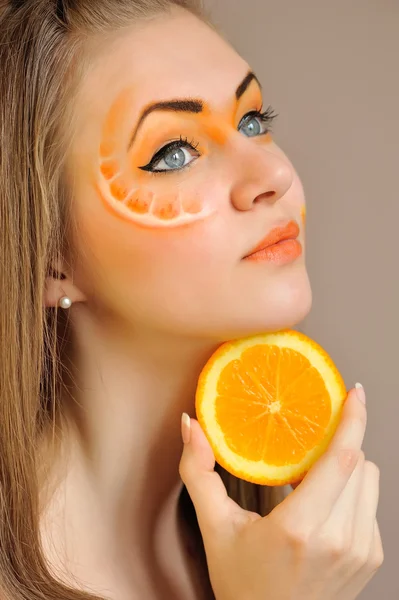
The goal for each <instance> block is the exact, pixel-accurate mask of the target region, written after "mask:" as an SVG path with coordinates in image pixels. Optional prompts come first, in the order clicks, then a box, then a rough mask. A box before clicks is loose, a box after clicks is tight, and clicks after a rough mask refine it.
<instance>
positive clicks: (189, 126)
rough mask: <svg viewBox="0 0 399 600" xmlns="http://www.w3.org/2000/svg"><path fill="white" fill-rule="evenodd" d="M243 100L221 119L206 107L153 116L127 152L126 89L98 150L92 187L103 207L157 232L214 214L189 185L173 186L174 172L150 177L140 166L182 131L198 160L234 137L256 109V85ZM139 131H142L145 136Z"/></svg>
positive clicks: (130, 98) (266, 138) (130, 99)
mask: <svg viewBox="0 0 399 600" xmlns="http://www.w3.org/2000/svg"><path fill="white" fill-rule="evenodd" d="M245 96H246V102H245V105H244V103H243V101H241V100H239V101H237V102H235V103H234V105H233V108H232V109H230V110H227V111H226V112H225V113H223V114H221V113H218V114H211V111H210V109H209V107H208V106H206V105H204V110H203V111H202V112H199V113H195V112H193V113H191V112H190V113H183V112H182V113H180V112H179V113H178V114H175V113H172V112H166V113H165V112H161V111H159V112H157V113H156V112H154V113H152V115H153V116H151V123H152V128H149V127H148V126H147V127H146V126H145V125H143V126H142V127H140V129H139V130H138V131H137V137H135V141H134V143H133V145H132V148H130V149H129V133H130V134H131V132H130V130H129V125H130V122H131V120H132V119H131V113H132V107H133V106H134V91H133V89H132V88H128V89H126V90H124V91H123V92H122V93H121V94H120V95H119V96H118V97H117V98H116V100H115V102H114V103H113V105H112V106H111V108H110V110H109V112H108V114H107V116H106V119H105V122H104V126H103V129H102V138H101V142H100V146H99V167H98V178H97V180H96V182H95V187H96V189H97V190H98V192H99V195H100V197H101V199H102V201H103V203H104V205H105V206H107V208H109V209H112V210H111V212H112V213H113V214H114V215H117V216H119V217H120V218H122V219H127V220H130V221H132V222H134V223H136V224H139V225H142V226H147V227H157V228H158V227H169V228H170V227H175V226H180V225H183V224H190V223H193V222H195V221H199V220H203V219H205V218H207V217H209V216H211V215H212V214H214V213H215V211H216V207H215V205H210V204H208V205H206V204H205V202H204V201H203V200H202V198H201V197H199V195H197V194H196V192H195V184H194V185H193V183H192V182H190V183H187V185H186V182H179V186H177V185H176V179H175V176H176V174H178V173H179V171H178V170H176V172H175V173H174V172H173V170H172V171H171V172H168V173H165V174H160V175H158V176H156V175H155V174H154V173H152V172H148V171H145V170H142V169H140V167H142V166H144V165H145V164H147V163H148V162H149V160H151V158H152V157H153V156H154V154H155V153H156V152H157V151H158V150H159V149H160V148H161V147H163V146H165V145H166V144H168V143H169V142H170V141H173V140H176V131H179V132H180V131H183V132H184V138H183V139H185V138H186V137H187V141H188V142H190V141H191V138H190V136H191V135H192V136H193V139H197V138H198V139H199V140H200V143H199V145H198V152H199V154H200V156H201V157H203V156H206V154H207V153H208V151H209V150H208V147H209V144H214V145H219V146H223V145H224V144H226V143H227V142H228V140H229V139H230V138H231V136H232V135H233V134H234V133H236V132H237V127H238V124H239V122H240V121H241V119H242V117H243V116H244V115H245V114H247V113H248V112H249V111H250V110H255V109H256V107H260V106H261V103H262V99H261V93H260V90H259V88H258V87H257V86H250V87H249V88H248V92H246V94H245ZM245 108H246V110H245V111H244V109H245ZM143 130H144V131H147V134H146V135H145V134H143ZM260 137H262V140H261V141H262V143H265V144H269V143H271V141H272V138H271V136H270V134H267V135H266V134H265V135H263V136H259V139H260ZM140 141H141V142H140ZM194 160H196V159H195V158H194Z"/></svg>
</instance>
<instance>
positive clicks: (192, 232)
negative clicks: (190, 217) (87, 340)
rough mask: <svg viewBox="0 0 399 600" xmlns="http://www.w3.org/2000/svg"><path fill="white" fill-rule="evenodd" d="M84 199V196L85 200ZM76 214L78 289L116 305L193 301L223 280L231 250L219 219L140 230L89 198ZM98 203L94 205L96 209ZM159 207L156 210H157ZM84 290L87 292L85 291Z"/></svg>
mask: <svg viewBox="0 0 399 600" xmlns="http://www.w3.org/2000/svg"><path fill="white" fill-rule="evenodd" d="M86 200H87V196H86ZM92 200H93V202H92V203H90V204H91V205H92V210H88V208H87V204H86V205H84V206H82V208H81V212H80V214H78V215H77V222H78V224H79V238H78V240H77V242H78V247H79V256H81V257H82V260H80V273H81V275H80V277H79V279H80V280H81V281H82V282H83V284H84V285H83V287H86V289H85V291H86V292H87V286H88V287H89V288H90V289H92V291H93V294H95V295H98V296H101V297H103V299H104V301H105V302H109V303H111V304H113V305H114V306H115V305H119V304H120V303H121V301H122V299H123V302H126V301H127V300H129V304H130V305H134V304H138V305H140V306H145V305H146V303H150V304H153V303H154V302H155V303H156V302H158V303H162V302H163V301H167V299H168V298H169V300H171V299H173V298H174V296H175V295H178V296H179V297H178V298H176V302H177V304H179V305H181V304H182V303H184V302H192V301H195V298H196V297H198V296H201V295H205V294H206V293H207V289H209V282H210V280H211V281H214V282H215V284H216V283H217V281H218V279H220V278H222V277H223V276H226V273H227V271H228V264H229V261H230V263H231V252H228V248H229V244H228V243H227V242H228V241H227V240H224V239H223V235H225V233H224V231H225V230H226V227H225V225H224V221H223V219H221V218H220V217H217V216H215V217H210V218H209V219H207V220H203V221H199V222H196V223H191V224H186V225H185V226H180V227H174V228H148V227H145V228H143V227H140V226H137V225H136V224H134V223H132V222H131V221H128V220H121V219H118V218H115V216H114V215H111V214H110V213H109V212H108V211H107V210H106V209H105V208H104V207H103V205H102V204H101V203H100V204H98V199H96V198H93V199H92ZM96 203H97V205H96ZM163 208H164V206H163V205H162V206H161V207H160V210H162V209H163ZM90 289H89V293H90Z"/></svg>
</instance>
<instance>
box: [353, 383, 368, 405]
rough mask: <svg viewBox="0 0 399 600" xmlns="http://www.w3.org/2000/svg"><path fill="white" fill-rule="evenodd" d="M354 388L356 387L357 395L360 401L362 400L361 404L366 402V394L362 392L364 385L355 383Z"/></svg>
mask: <svg viewBox="0 0 399 600" xmlns="http://www.w3.org/2000/svg"><path fill="white" fill-rule="evenodd" d="M355 388H356V394H357V397H358V398H359V400H360V402H363V404H366V394H365V392H364V387H363V386H362V384H361V383H356V385H355Z"/></svg>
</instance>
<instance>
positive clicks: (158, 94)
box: [75, 10, 249, 130]
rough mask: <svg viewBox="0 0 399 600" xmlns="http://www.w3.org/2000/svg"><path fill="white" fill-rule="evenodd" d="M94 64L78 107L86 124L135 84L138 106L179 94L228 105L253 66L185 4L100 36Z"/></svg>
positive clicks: (219, 106) (102, 114)
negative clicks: (181, 8) (249, 65)
mask: <svg viewBox="0 0 399 600" xmlns="http://www.w3.org/2000/svg"><path fill="white" fill-rule="evenodd" d="M89 64H90V67H89V69H88V70H87V73H86V75H85V77H84V79H83V81H82V82H81V85H80V88H79V95H78V99H77V100H78V106H77V107H76V110H75V112H76V117H77V119H78V121H80V122H81V127H84V126H87V124H88V123H90V121H91V122H92V121H93V120H95V118H96V117H97V118H99V119H101V118H105V116H106V113H107V111H108V110H109V108H110V106H111V104H112V103H113V101H114V100H115V98H116V96H118V94H119V93H120V92H121V91H122V90H123V89H125V88H126V87H132V86H133V88H134V89H135V94H134V104H135V105H137V106H135V107H132V109H133V111H134V109H135V108H136V107H137V110H140V109H141V108H142V107H143V106H144V105H146V104H147V103H148V102H156V101H160V100H165V99H168V100H169V99H171V98H173V97H196V98H201V99H203V100H204V101H205V102H208V103H209V104H210V106H211V107H213V108H214V109H215V110H218V109H221V110H222V109H223V108H225V107H226V104H228V103H231V101H232V99H233V98H234V93H235V90H236V88H237V86H238V84H239V83H240V82H241V80H242V79H243V77H244V76H245V75H246V73H247V72H248V68H249V67H248V64H247V63H246V61H244V60H243V59H242V58H241V57H240V56H239V55H238V54H237V53H236V52H235V51H234V49H233V48H231V46H230V45H229V44H227V42H225V41H224V40H223V39H222V38H221V37H220V36H219V35H218V34H217V33H216V32H215V31H213V30H212V29H211V28H210V27H209V26H208V25H206V24H205V23H203V22H202V21H200V20H199V19H198V18H196V17H195V16H193V15H191V14H189V13H187V12H186V11H181V10H179V11H174V13H173V14H171V15H167V16H165V15H163V16H160V17H157V18H156V19H153V20H151V21H149V22H143V23H140V24H135V25H134V26H132V27H131V28H128V29H126V30H124V31H123V33H120V32H118V33H116V34H114V35H113V37H112V38H108V39H107V40H106V41H102V42H97V43H96V44H95V45H93V46H92V47H91V48H90V54H89ZM80 130H81V128H80Z"/></svg>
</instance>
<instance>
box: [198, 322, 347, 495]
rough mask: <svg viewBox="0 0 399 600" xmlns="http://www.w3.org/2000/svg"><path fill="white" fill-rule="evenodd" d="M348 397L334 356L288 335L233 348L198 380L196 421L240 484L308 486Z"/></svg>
mask: <svg viewBox="0 0 399 600" xmlns="http://www.w3.org/2000/svg"><path fill="white" fill-rule="evenodd" d="M346 395H347V392H346V388H345V384H344V381H343V379H342V377H341V375H340V373H339V371H338V369H337V367H336V366H335V365H334V363H333V361H332V360H331V358H330V357H329V355H328V354H327V353H326V352H325V350H323V348H321V346H319V345H318V344H317V343H316V342H314V341H313V340H311V339H310V338H309V337H307V336H306V335H304V334H303V333H299V332H298V331H293V330H283V331H279V332H277V333H267V334H263V335H257V336H251V337H248V338H244V339H240V340H236V341H232V342H226V343H225V344H223V345H222V346H220V348H219V349H218V350H217V351H216V352H215V353H214V354H213V355H212V356H211V358H210V359H209V360H208V362H207V364H206V365H205V367H204V369H203V370H202V373H201V375H200V377H199V380H198V386H197V392H196V401H195V408H196V416H197V419H198V422H199V423H200V425H201V427H202V429H203V431H204V433H205V435H206V437H207V439H208V441H209V443H210V445H211V447H212V449H213V452H214V454H215V458H216V460H217V462H218V463H219V464H220V465H221V466H222V467H223V468H224V469H226V470H227V471H228V472H230V473H232V474H233V475H235V476H236V477H239V478H240V479H244V480H246V481H250V482H253V483H258V484H263V485H270V486H273V485H285V484H288V483H295V482H298V481H300V480H301V479H303V477H304V476H305V474H306V473H307V471H308V470H309V469H310V467H311V466H312V465H313V464H314V462H315V461H316V460H317V459H318V458H319V457H320V456H321V455H322V454H323V452H324V451H325V450H326V448H327V446H328V444H329V442H330V440H331V438H332V436H333V434H334V432H335V430H336V428H337V426H338V423H339V421H340V416H341V411H342V407H343V403H344V400H345V398H346Z"/></svg>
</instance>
